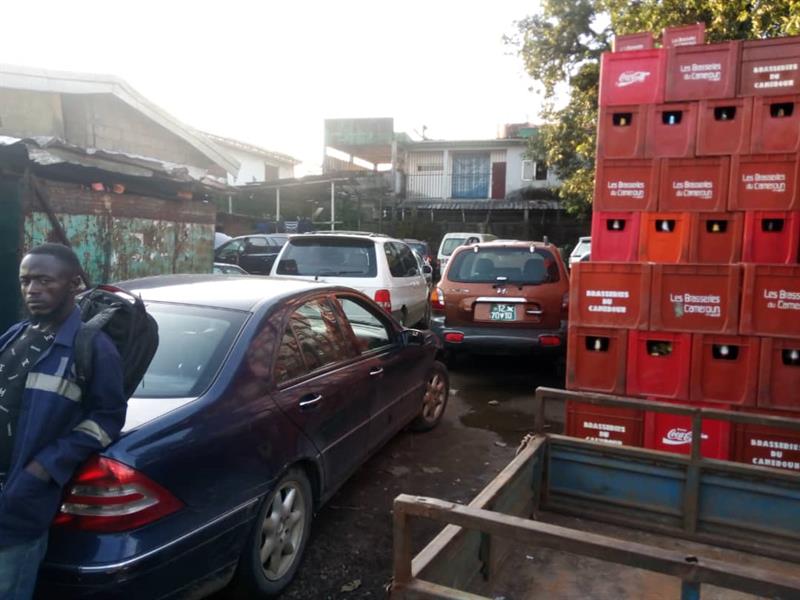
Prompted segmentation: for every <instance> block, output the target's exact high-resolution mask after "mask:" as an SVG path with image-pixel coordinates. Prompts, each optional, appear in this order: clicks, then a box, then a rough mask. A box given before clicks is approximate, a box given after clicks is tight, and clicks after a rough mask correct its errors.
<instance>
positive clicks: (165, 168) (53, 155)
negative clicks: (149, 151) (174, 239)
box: [0, 136, 228, 189]
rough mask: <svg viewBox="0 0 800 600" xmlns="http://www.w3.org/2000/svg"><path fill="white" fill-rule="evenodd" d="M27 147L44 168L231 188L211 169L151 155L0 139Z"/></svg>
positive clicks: (51, 141)
mask: <svg viewBox="0 0 800 600" xmlns="http://www.w3.org/2000/svg"><path fill="white" fill-rule="evenodd" d="M15 146H16V147H18V148H24V149H25V151H26V152H27V155H28V160H30V161H31V162H33V163H35V164H37V165H41V166H44V167H48V166H53V165H59V164H69V165H75V166H78V167H87V168H93V169H101V170H103V171H108V172H110V173H119V174H121V175H127V176H129V177H143V178H154V177H162V178H167V179H171V180H173V181H184V182H197V183H201V184H203V185H205V186H208V187H213V188H217V189H227V188H228V185H227V183H226V182H225V181H224V180H223V179H220V178H219V177H215V176H213V175H210V174H209V173H208V171H207V170H205V169H201V168H199V167H193V166H190V165H181V164H177V163H171V162H167V161H163V160H159V159H157V158H152V157H148V156H137V155H135V154H125V153H123V152H112V151H109V150H100V149H97V148H81V147H79V146H73V145H72V144H68V143H67V142H65V141H64V140H61V139H59V138H56V137H44V136H40V137H32V138H25V139H19V138H13V137H8V136H0V147H15Z"/></svg>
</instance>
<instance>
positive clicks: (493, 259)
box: [447, 248, 559, 285]
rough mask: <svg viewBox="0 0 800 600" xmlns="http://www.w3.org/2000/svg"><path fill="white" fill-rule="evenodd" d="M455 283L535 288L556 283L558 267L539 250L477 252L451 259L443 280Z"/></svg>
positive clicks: (511, 249)
mask: <svg viewBox="0 0 800 600" xmlns="http://www.w3.org/2000/svg"><path fill="white" fill-rule="evenodd" d="M447 278H448V279H449V280H450V281H456V282H459V283H468V282H472V283H495V282H497V281H498V280H499V281H508V282H509V283H521V284H528V285H536V284H540V283H553V282H556V281H558V280H559V272H558V264H557V263H556V259H555V258H554V257H553V255H552V254H551V253H550V251H549V250H545V249H543V248H534V249H533V251H532V252H531V249H530V248H480V249H478V251H477V252H470V251H466V252H461V253H459V254H458V255H456V257H455V258H454V259H453V262H452V265H451V266H450V271H449V274H448V277H447Z"/></svg>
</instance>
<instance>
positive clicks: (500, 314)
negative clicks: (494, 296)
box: [489, 304, 517, 321]
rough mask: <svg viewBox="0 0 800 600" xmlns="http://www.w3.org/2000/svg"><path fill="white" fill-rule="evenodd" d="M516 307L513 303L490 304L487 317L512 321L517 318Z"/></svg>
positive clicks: (494, 319) (493, 319)
mask: <svg viewBox="0 0 800 600" xmlns="http://www.w3.org/2000/svg"><path fill="white" fill-rule="evenodd" d="M516 308H517V307H516V306H515V305H513V304H492V306H491V307H490V308H489V319H490V320H492V321H513V320H514V319H516V318H517V311H516Z"/></svg>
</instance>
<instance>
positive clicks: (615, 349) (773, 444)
mask: <svg viewBox="0 0 800 600" xmlns="http://www.w3.org/2000/svg"><path fill="white" fill-rule="evenodd" d="M704 35H705V29H704V26H703V24H697V25H692V26H689V27H682V28H672V29H668V30H665V31H664V35H663V38H662V47H661V48H654V47H653V38H652V36H651V35H647V34H637V35H635V36H626V37H625V38H617V40H616V43H615V48H614V50H615V51H614V52H610V53H606V54H604V55H603V57H602V61H601V81H600V107H599V115H598V138H597V175H596V182H595V199H594V214H593V219H592V254H591V262H587V263H580V264H579V265H576V268H575V270H574V276H573V281H572V292H571V294H572V297H571V304H570V306H571V309H570V318H571V321H570V331H569V343H568V369H567V388H568V389H572V390H582V391H589V392H602V393H608V394H618V395H625V396H630V397H640V398H647V399H655V400H661V401H666V402H678V403H686V404H691V405H694V406H713V407H719V408H726V409H734V410H743V411H759V412H767V413H769V414H783V415H786V416H800V266H797V263H798V253H799V252H800V191H799V190H798V185H800V37H789V38H777V39H770V40H757V41H747V42H740V41H732V42H726V43H722V44H706V43H705V40H704ZM567 431H568V433H569V434H570V435H576V436H580V437H585V438H587V439H595V440H602V441H605V442H608V443H612V444H622V443H625V444H630V445H638V446H644V447H647V448H652V449H657V450H664V451H672V452H683V453H688V452H689V450H690V448H691V434H690V431H691V425H690V422H689V419H688V418H687V417H679V416H673V415H665V414H659V413H653V412H649V411H639V410H629V409H612V408H600V407H594V406H591V405H589V404H581V403H579V402H572V403H570V404H569V405H568V410H567ZM701 452H702V453H703V455H704V456H706V457H710V458H720V459H731V460H739V461H744V462H749V463H753V464H761V465H767V466H773V467H780V468H787V469H794V470H800V433H797V432H792V431H784V430H776V429H774V428H773V429H770V428H765V427H755V426H750V425H741V426H739V425H730V424H728V423H723V422H714V421H705V422H704V423H703V440H702V442H701Z"/></svg>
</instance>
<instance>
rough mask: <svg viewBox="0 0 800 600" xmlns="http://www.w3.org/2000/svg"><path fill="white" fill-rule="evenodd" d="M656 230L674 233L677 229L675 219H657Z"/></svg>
mask: <svg viewBox="0 0 800 600" xmlns="http://www.w3.org/2000/svg"><path fill="white" fill-rule="evenodd" d="M656 231H659V232H661V233H672V232H673V231H675V219H656Z"/></svg>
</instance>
